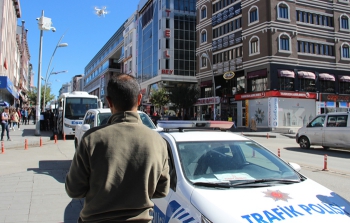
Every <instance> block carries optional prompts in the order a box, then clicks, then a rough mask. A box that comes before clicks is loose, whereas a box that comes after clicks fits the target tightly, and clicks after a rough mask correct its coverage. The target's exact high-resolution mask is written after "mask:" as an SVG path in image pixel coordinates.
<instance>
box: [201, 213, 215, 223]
mask: <svg viewBox="0 0 350 223" xmlns="http://www.w3.org/2000/svg"><path fill="white" fill-rule="evenodd" d="M201 223H213V222H211V221H210V220H209V219H208V218H206V217H204V215H201Z"/></svg>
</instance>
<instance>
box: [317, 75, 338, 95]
mask: <svg viewBox="0 0 350 223" xmlns="http://www.w3.org/2000/svg"><path fill="white" fill-rule="evenodd" d="M318 82H319V85H320V92H325V93H335V77H334V75H333V74H328V73H320V74H319V75H318Z"/></svg>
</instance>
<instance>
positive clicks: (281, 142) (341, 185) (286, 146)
mask: <svg viewBox="0 0 350 223" xmlns="http://www.w3.org/2000/svg"><path fill="white" fill-rule="evenodd" d="M250 138H251V139H253V140H255V141H256V142H258V143H260V144H261V145H263V146H264V147H266V148H268V149H270V150H271V151H272V152H273V153H275V154H278V149H280V157H281V158H282V159H283V160H285V161H287V162H294V163H297V164H299V165H300V166H301V167H302V169H301V171H300V173H301V174H303V175H305V176H307V177H309V178H311V179H312V180H314V181H316V182H318V183H320V184H322V185H324V186H325V187H327V188H329V189H331V190H333V191H335V192H336V193H338V194H339V195H341V196H343V197H344V198H345V199H347V200H349V201H350V187H349V185H350V162H349V161H350V151H344V150H336V149H330V150H324V149H323V148H322V147H312V148H311V149H301V148H300V147H299V145H298V144H297V143H296V142H295V139H292V138H289V137H285V136H281V135H278V136H277V137H276V138H269V139H268V138H266V137H250ZM325 154H327V170H328V171H323V169H324V155H325Z"/></svg>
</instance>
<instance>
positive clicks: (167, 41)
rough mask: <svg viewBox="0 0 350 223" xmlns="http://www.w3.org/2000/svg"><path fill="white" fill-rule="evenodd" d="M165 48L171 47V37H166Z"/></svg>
mask: <svg viewBox="0 0 350 223" xmlns="http://www.w3.org/2000/svg"><path fill="white" fill-rule="evenodd" d="M165 48H167V49H169V48H170V39H165Z"/></svg>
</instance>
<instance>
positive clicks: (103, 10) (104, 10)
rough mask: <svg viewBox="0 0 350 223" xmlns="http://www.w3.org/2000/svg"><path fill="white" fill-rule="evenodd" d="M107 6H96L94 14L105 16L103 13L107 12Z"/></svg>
mask: <svg viewBox="0 0 350 223" xmlns="http://www.w3.org/2000/svg"><path fill="white" fill-rule="evenodd" d="M106 9H107V7H106V6H104V7H102V8H98V7H95V14H96V15H97V16H98V17H101V16H103V17H105V15H107V14H108V11H106Z"/></svg>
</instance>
